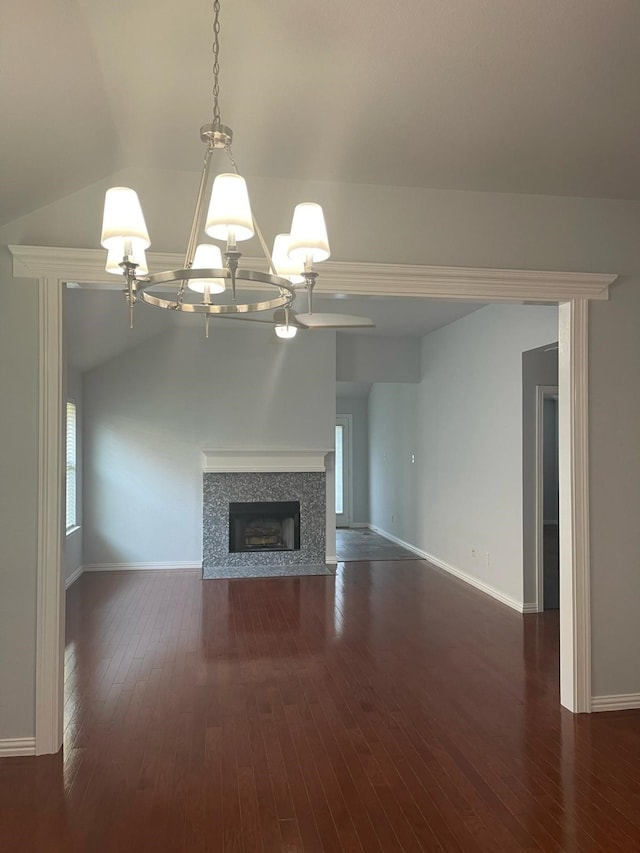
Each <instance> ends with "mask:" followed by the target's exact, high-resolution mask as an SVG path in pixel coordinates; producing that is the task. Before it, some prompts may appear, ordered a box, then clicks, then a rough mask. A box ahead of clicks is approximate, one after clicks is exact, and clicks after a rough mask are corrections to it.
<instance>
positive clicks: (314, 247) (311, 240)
mask: <svg viewBox="0 0 640 853" xmlns="http://www.w3.org/2000/svg"><path fill="white" fill-rule="evenodd" d="M330 254H331V251H330V249H329V239H328V237H327V226H326V225H325V222H324V214H323V212H322V208H321V207H320V205H319V204H314V203H313V202H303V203H302V204H297V205H296V207H295V210H294V211H293V220H292V222H291V235H290V238H289V257H290V258H291V259H292V260H295V261H299V262H300V263H303V264H304V263H305V262H306V261H307V260H309V259H310V260H311V261H312V262H313V263H318V262H319V261H326V259H327V258H328V257H329V255H330Z"/></svg>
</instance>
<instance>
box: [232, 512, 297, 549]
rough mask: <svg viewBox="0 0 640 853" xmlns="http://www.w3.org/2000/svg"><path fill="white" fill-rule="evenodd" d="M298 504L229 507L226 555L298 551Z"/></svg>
mask: <svg viewBox="0 0 640 853" xmlns="http://www.w3.org/2000/svg"><path fill="white" fill-rule="evenodd" d="M299 550H300V501H252V502H250V503H235V502H234V503H230V504H229V553H230V554H236V553H239V552H246V551H254V552H255V551H299Z"/></svg>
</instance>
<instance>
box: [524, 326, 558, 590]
mask: <svg viewBox="0 0 640 853" xmlns="http://www.w3.org/2000/svg"><path fill="white" fill-rule="evenodd" d="M553 340H557V329H556V337H555V338H553ZM550 342H551V341H547V343H550ZM546 349H548V348H547V347H544V346H543V347H539V348H538V347H536V348H535V349H532V350H529V351H527V352H523V353H522V547H523V573H524V601H525V602H526V603H527V604H532V603H533V602H534V601H535V596H536V559H535V548H536V476H537V472H536V419H537V414H536V409H537V398H538V385H557V384H558V350H557V349H553V350H548V351H547V352H545V350H546ZM556 482H557V481H556ZM557 512H558V510H557V498H556V517H557Z"/></svg>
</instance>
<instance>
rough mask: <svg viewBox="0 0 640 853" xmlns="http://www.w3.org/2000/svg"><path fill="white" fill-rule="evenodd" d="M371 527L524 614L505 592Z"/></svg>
mask: <svg viewBox="0 0 640 853" xmlns="http://www.w3.org/2000/svg"><path fill="white" fill-rule="evenodd" d="M369 527H370V528H371V530H373V531H374V532H375V533H379V534H380V536H384V538H385V539H390V540H391V542H395V543H396V544H397V545H402V547H403V548H406V549H407V550H409V551H412V552H413V553H414V554H417V555H418V556H419V557H422V559H423V560H426V561H427V562H428V563H432V564H433V565H434V566H437V567H438V568H439V569H443V570H444V571H445V572H448V573H449V574H450V575H453V576H454V577H456V578H459V579H460V580H461V581H464V582H465V583H468V584H469V586H472V587H474V588H475V589H479V590H480V592H484V593H485V595H490V596H491V598H495V599H496V601H499V602H500V603H501V604H506V605H507V607H510V608H511V609H512V610H517V611H518V613H522V612H523V605H522V602H520V601H516V599H515V598H511V596H509V595H505V594H504V593H503V592H500V590H499V589H496V588H495V587H493V586H490V585H489V584H487V583H484V582H483V581H481V580H478V578H474V577H473V575H470V574H468V573H467V572H464V571H462V569H456V568H455V567H454V566H451V565H450V564H449V563H445V561H444V560H440V559H439V558H438V557H434V556H433V554H428V553H427V552H426V551H422V550H421V549H420V548H416V546H415V545H410V544H409V542H405V541H404V540H402V539H398V537H397V536H393V534H391V533H387V531H386V530H382V529H381V528H380V527H376V526H375V525H373V524H370V525H369Z"/></svg>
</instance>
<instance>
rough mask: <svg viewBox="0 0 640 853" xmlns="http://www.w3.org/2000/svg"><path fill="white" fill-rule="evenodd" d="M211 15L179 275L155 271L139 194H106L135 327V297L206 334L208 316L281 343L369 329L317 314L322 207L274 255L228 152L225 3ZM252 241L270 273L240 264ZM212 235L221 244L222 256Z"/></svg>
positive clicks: (110, 237)
mask: <svg viewBox="0 0 640 853" xmlns="http://www.w3.org/2000/svg"><path fill="white" fill-rule="evenodd" d="M213 13H214V21H213V33H214V37H213V45H212V51H213V121H212V122H211V123H210V124H205V125H203V127H201V128H200V139H201V140H202V142H204V144H205V145H206V151H205V156H204V163H203V167H202V175H201V178H200V185H199V188H198V194H197V197H196V204H195V211H194V215H193V221H192V223H191V231H190V234H189V240H188V243H187V250H186V253H185V259H184V265H183V267H182V269H174V270H165V271H163V272H158V273H154V274H151V275H150V274H149V270H148V267H147V261H146V257H145V250H146V249H148V248H149V246H150V245H151V241H150V239H149V232H148V231H147V226H146V223H145V220H144V215H143V212H142V207H141V205H140V201H139V199H138V195H137V193H136V192H135V190H133V189H130V188H129V187H112V188H111V189H109V190H107V192H106V196H105V204H104V217H103V223H102V235H101V240H100V242H101V244H102V246H104V248H105V249H106V250H107V263H106V267H105V269H106V270H107V272H110V273H113V274H115V275H122V276H123V277H124V285H125V286H124V294H125V298H126V302H127V305H128V307H129V318H130V320H129V323H130V326H131V327H133V307H134V305H135V304H136V302H137V301H138V300H140V301H142V302H145V303H147V304H148V305H153V306H155V307H158V308H165V309H168V310H170V311H180V312H183V313H186V314H191V315H203V316H204V318H205V328H206V334H207V336H208V334H209V319H210V317H211V316H215V317H218V318H229V319H231V318H235V319H247V320H248V319H253V320H257V321H258V322H268V323H270V324H271V325H273V326H274V327H275V331H276V334H277V335H278V336H279V337H281V338H291V337H293V336H294V335H295V334H296V331H297V329H298V328H310V327H314V326H319V327H323V328H328V327H330V328H338V327H347V326H349V327H353V326H372V325H373V323H372V321H371V320H368V318H364V317H347V316H346V315H334V314H332V315H328V314H325V315H320V314H318V315H313V313H312V312H313V288H314V286H315V283H316V278H317V276H318V273H317V272H316V271H315V269H314V264H317V263H319V262H321V261H324V260H326V259H327V258H328V257H329V255H330V249H329V240H328V237H327V228H326V225H325V220H324V214H323V211H322V207H321V206H320V205H319V204H316V203H313V202H304V203H301V204H298V205H296V207H295V209H294V212H293V219H292V222H291V228H290V231H289V233H283V234H278V235H277V237H276V238H275V241H274V244H273V250H272V252H271V253H270V252H269V249H268V247H267V244H266V243H265V240H264V237H263V235H262V232H261V230H260V228H259V226H258V223H257V221H256V219H255V217H254V215H253V213H252V210H251V205H250V202H249V194H248V191H247V185H246V182H245V180H244V178H243V177H242V176H241V175H240V174H239V171H238V167H237V165H236V161H235V159H234V156H233V153H232V151H231V143H232V140H233V131H232V130H231V128H229V127H226V126H225V125H224V124H222V121H221V118H220V105H219V92H220V82H219V71H220V66H219V52H220V45H219V33H220V20H219V16H220V2H219V0H214V3H213ZM216 150H221V151H223V152H224V154H225V155H226V157H227V159H228V163H229V170H228V171H226V172H223V173H221V174H217V175H216V177H215V179H214V180H213V181H212V175H213V171H214V169H213V161H214V159H215V158H214V156H213V155H214V152H216ZM207 202H208V204H207ZM254 235H255V236H257V238H258V240H259V242H260V245H261V247H262V251H263V252H264V255H265V258H266V261H267V266H268V272H261V271H258V270H252V269H246V268H244V267H243V266H242V265H241V257H242V255H241V252H240V251H239V250H238V244H239V243H240V242H242V241H244V240H248V239H250V238H251V237H253V236H254ZM206 237H209V238H212V240H214V241H218V242H220V243H222V244H223V249H222V251H221V249H220V247H219V246H218V245H217V244H216V243H214V242H209V241H206ZM223 258H224V260H223ZM241 289H242V293H243V295H242V296H241V295H240V291H241ZM298 289H304V290H306V293H307V301H308V313H307V314H305V315H302V314H296V313H295V312H294V311H293V309H292V307H291V306H292V303H293V301H294V299H295V296H296V291H297V290H298ZM265 291H266V292H265ZM256 293H257V294H258V295H257V296H256ZM267 311H272V312H273V314H272V316H271V317H270V318H269V319H264V320H262V319H259V318H258V317H256V316H252V315H256V314H259V312H267ZM263 316H264V315H263ZM331 318H334V322H333V323H332V320H331ZM335 318H338V319H337V321H336V320H335Z"/></svg>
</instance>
